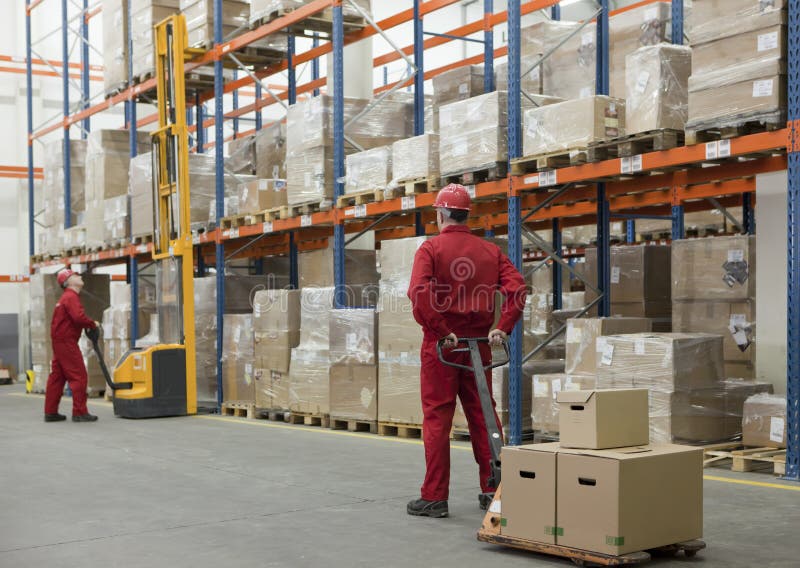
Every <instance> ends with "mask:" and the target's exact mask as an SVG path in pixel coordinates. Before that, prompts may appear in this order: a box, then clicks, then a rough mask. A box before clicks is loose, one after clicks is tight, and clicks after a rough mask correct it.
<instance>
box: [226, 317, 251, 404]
mask: <svg viewBox="0 0 800 568" xmlns="http://www.w3.org/2000/svg"><path fill="white" fill-rule="evenodd" d="M222 333H223V336H222V393H223V399H224V400H225V401H226V402H255V400H256V391H255V382H254V376H255V375H254V367H253V363H254V361H253V357H254V356H253V315H252V314H225V317H224V319H223V330H222Z"/></svg>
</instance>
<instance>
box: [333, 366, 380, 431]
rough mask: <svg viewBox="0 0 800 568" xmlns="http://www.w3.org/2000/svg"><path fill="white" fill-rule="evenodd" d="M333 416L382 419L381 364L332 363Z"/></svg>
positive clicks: (344, 418) (366, 419)
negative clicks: (380, 401)
mask: <svg viewBox="0 0 800 568" xmlns="http://www.w3.org/2000/svg"><path fill="white" fill-rule="evenodd" d="M330 393H331V405H330V410H331V417H333V418H337V419H339V420H362V421H367V422H374V421H376V420H377V419H378V367H377V366H376V365H342V364H332V365H331V368H330Z"/></svg>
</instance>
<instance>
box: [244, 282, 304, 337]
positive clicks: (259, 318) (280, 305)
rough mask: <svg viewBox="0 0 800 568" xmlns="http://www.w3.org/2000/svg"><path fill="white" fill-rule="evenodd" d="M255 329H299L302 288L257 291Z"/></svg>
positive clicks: (254, 312) (254, 306)
mask: <svg viewBox="0 0 800 568" xmlns="http://www.w3.org/2000/svg"><path fill="white" fill-rule="evenodd" d="M253 329H254V330H256V331H267V332H268V331H276V330H279V331H299V330H300V290H283V289H281V290H261V291H259V292H256V293H255V295H254V296H253ZM292 347H295V346H294V345H293V346H292Z"/></svg>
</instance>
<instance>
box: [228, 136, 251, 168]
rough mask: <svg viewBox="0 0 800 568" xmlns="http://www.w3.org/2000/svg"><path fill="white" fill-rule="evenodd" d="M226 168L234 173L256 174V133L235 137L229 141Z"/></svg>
mask: <svg viewBox="0 0 800 568" xmlns="http://www.w3.org/2000/svg"><path fill="white" fill-rule="evenodd" d="M225 169H227V170H228V171H229V172H231V173H234V174H245V175H255V174H256V135H255V134H250V135H248V136H243V137H241V138H234V139H233V140H231V141H230V142H228V157H227V158H225Z"/></svg>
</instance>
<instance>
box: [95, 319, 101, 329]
mask: <svg viewBox="0 0 800 568" xmlns="http://www.w3.org/2000/svg"><path fill="white" fill-rule="evenodd" d="M94 328H95V329H100V322H99V321H97V320H95V322H94Z"/></svg>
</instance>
